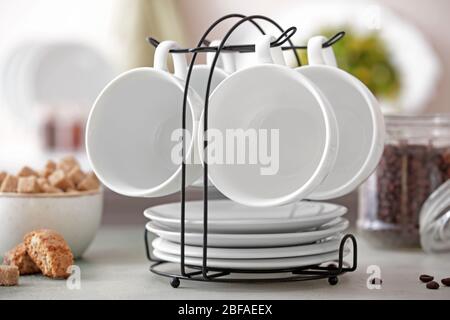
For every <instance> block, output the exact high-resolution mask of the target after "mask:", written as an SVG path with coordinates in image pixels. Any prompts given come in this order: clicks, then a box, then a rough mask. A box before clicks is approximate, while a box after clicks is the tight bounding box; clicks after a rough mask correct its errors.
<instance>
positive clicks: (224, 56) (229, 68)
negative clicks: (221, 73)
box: [206, 40, 236, 73]
mask: <svg viewBox="0 0 450 320" xmlns="http://www.w3.org/2000/svg"><path fill="white" fill-rule="evenodd" d="M221 42H222V41H221V40H214V41H211V43H210V44H209V46H210V47H218V46H219V45H220V43H221ZM215 55H216V52H208V53H207V54H206V65H208V66H211V65H212V62H213V60H214V56H215ZM217 62H218V64H217V66H218V67H222V68H223V70H225V72H226V73H233V72H234V71H236V63H235V61H234V55H233V53H232V52H220V55H219V60H218V61H217Z"/></svg>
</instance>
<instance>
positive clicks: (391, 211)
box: [358, 114, 450, 247]
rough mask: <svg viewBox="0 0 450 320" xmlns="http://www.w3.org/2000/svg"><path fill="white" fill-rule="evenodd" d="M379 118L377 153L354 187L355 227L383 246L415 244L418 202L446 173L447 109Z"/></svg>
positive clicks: (449, 162) (449, 153) (449, 160)
mask: <svg viewBox="0 0 450 320" xmlns="http://www.w3.org/2000/svg"><path fill="white" fill-rule="evenodd" d="M385 120H386V143H385V149H384V153H383V156H382V158H381V161H380V163H379V165H378V167H377V169H376V171H375V172H374V173H373V174H372V175H371V177H370V178H369V179H368V180H367V181H366V182H365V183H364V184H363V185H361V187H360V190H359V218H358V228H359V230H361V232H362V234H363V235H365V236H367V238H368V239H369V240H370V241H371V242H373V243H375V244H379V245H382V246H385V247H405V246H408V247H411V246H419V245H420V236H419V214H420V210H421V208H422V205H423V203H424V202H425V200H426V199H427V198H428V196H429V195H430V194H431V193H432V192H433V191H434V190H435V189H436V188H438V187H439V186H440V185H441V184H442V183H443V182H445V181H446V180H447V179H450V114H449V115H426V116H386V118H385Z"/></svg>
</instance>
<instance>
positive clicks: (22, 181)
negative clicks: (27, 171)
mask: <svg viewBox="0 0 450 320" xmlns="http://www.w3.org/2000/svg"><path fill="white" fill-rule="evenodd" d="M39 191H40V188H39V185H38V183H37V178H36V177H35V176H29V177H20V178H19V182H18V183H17V192H19V193H39Z"/></svg>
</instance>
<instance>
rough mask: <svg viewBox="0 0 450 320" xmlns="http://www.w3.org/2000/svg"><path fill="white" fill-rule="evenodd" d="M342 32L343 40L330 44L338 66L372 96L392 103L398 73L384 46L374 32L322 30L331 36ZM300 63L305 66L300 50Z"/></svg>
mask: <svg viewBox="0 0 450 320" xmlns="http://www.w3.org/2000/svg"><path fill="white" fill-rule="evenodd" d="M341 30H345V31H346V34H345V37H344V38H342V39H341V40H340V41H338V42H337V43H335V44H334V45H333V49H334V53H335V55H336V60H337V63H338V65H339V67H340V68H341V69H343V70H345V71H347V72H349V73H351V74H352V75H354V76H355V77H357V78H358V79H360V80H361V81H362V82H363V83H364V84H365V85H366V86H367V87H368V88H369V89H370V90H371V91H372V92H373V94H374V95H375V96H377V97H380V98H386V99H390V100H393V99H395V98H397V97H398V94H399V91H400V86H401V83H400V78H399V74H398V71H397V70H396V69H395V66H394V65H393V64H392V62H391V60H390V56H389V53H388V51H387V48H386V45H385V43H384V42H383V41H382V39H381V38H380V36H379V35H378V33H377V32H372V33H369V34H361V35H360V34H356V33H355V32H353V31H351V29H350V28H339V30H338V29H335V30H331V29H326V30H322V32H321V33H320V34H323V35H324V36H326V37H331V36H333V35H334V34H336V32H338V31H341ZM299 53H300V57H301V61H302V63H303V64H307V60H308V59H307V54H306V51H305V50H300V51H299Z"/></svg>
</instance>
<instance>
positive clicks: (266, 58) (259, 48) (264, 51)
mask: <svg viewBox="0 0 450 320" xmlns="http://www.w3.org/2000/svg"><path fill="white" fill-rule="evenodd" d="M273 40H274V37H273V36H271V35H268V34H264V35H262V36H260V37H258V40H257V41H256V43H255V54H256V61H257V62H258V63H274V59H273V57H272V51H271V48H270V43H271V42H272V41H273Z"/></svg>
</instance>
